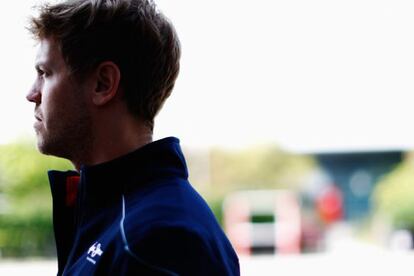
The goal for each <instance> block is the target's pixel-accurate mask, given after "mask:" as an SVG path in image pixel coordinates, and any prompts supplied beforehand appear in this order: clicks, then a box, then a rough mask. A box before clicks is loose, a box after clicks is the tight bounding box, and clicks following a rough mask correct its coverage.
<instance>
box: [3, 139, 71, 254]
mask: <svg viewBox="0 0 414 276" xmlns="http://www.w3.org/2000/svg"><path fill="white" fill-rule="evenodd" d="M52 168H53V169H62V170H66V169H70V168H71V165H70V163H69V162H67V161H64V160H62V159H58V158H54V157H48V156H44V155H42V154H40V153H39V152H38V151H37V149H36V146H35V145H34V143H32V142H29V141H19V142H15V143H12V144H8V145H2V146H0V195H1V197H0V201H1V202H0V253H1V255H2V256H4V257H21V256H23V257H26V256H51V255H53V254H54V239H53V230H52V220H51V214H52V212H51V202H52V200H51V195H50V188H49V184H48V179H47V170H50V169H52Z"/></svg>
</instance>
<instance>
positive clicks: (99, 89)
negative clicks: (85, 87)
mask: <svg viewBox="0 0 414 276" xmlns="http://www.w3.org/2000/svg"><path fill="white" fill-rule="evenodd" d="M95 74H96V83H95V90H94V91H93V95H92V101H93V103H94V104H95V105H98V106H101V105H104V104H106V103H107V102H109V101H110V100H111V99H113V98H114V97H115V95H116V93H117V92H118V89H119V83H120V80H121V72H120V71H119V67H118V65H116V64H115V63H113V62H112V61H105V62H102V63H101V64H99V65H98V67H97V68H96V70H95Z"/></svg>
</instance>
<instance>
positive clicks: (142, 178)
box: [48, 137, 188, 209]
mask: <svg viewBox="0 0 414 276" xmlns="http://www.w3.org/2000/svg"><path fill="white" fill-rule="evenodd" d="M48 174H49V181H50V184H51V190H52V195H53V198H54V201H56V200H58V201H60V202H62V201H65V202H73V198H72V200H71V199H70V198H68V197H73V193H75V195H76V194H77V196H76V197H77V201H78V202H79V201H80V202H82V207H83V208H85V207H89V208H93V209H95V208H102V207H105V206H110V205H111V204H112V203H113V201H114V200H119V198H120V197H119V195H121V194H128V193H130V192H132V191H134V190H136V189H139V188H140V187H143V186H145V185H148V184H149V183H151V182H152V180H156V179H162V178H165V177H169V178H170V177H173V178H176V177H178V178H185V179H186V178H188V171H187V167H186V163H185V159H184V156H183V154H182V151H181V148H180V145H179V140H178V139H177V138H175V137H169V138H165V139H162V140H158V141H155V142H152V143H149V144H147V145H145V146H143V147H141V148H139V149H137V150H135V151H133V152H131V153H129V154H126V155H124V156H121V157H119V158H117V159H114V160H112V161H109V162H106V163H102V164H99V165H94V166H82V167H81V170H80V174H79V173H77V172H74V171H67V172H60V171H49V173H48ZM74 176H79V177H80V178H79V179H80V184H79V185H77V186H78V187H77V188H78V189H77V192H76V183H75V185H74V181H73V177H74ZM69 186H70V187H69ZM73 186H75V192H74V188H73ZM61 204H62V203H61ZM83 208H82V209H83Z"/></svg>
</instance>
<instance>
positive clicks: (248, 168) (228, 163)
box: [210, 146, 315, 194]
mask: <svg viewBox="0 0 414 276" xmlns="http://www.w3.org/2000/svg"><path fill="white" fill-rule="evenodd" d="M210 162H211V164H210V166H211V167H210V174H211V177H210V179H211V187H212V189H213V190H214V191H215V192H216V193H219V194H223V193H226V192H228V191H233V190H240V189H277V188H285V189H297V188H299V187H300V186H301V184H303V179H304V177H305V176H307V175H308V173H310V172H311V171H312V170H313V169H314V168H315V162H314V160H313V159H312V158H311V157H308V156H301V155H294V154H291V153H287V152H285V151H282V150H281V149H279V148H278V147H276V146H261V147H255V148H250V149H245V150H241V151H225V150H220V149H213V150H212V151H211V156H210Z"/></svg>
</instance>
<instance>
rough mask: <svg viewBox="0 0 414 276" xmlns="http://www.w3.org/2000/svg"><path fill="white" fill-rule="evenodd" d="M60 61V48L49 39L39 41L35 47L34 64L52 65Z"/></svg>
mask: <svg viewBox="0 0 414 276" xmlns="http://www.w3.org/2000/svg"><path fill="white" fill-rule="evenodd" d="M61 61H62V56H61V53H60V48H59V46H58V43H57V42H56V41H55V40H54V39H51V38H43V39H40V41H39V44H38V46H37V53H36V58H35V64H36V65H37V66H40V65H49V66H50V65H52V64H56V63H59V62H61Z"/></svg>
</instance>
